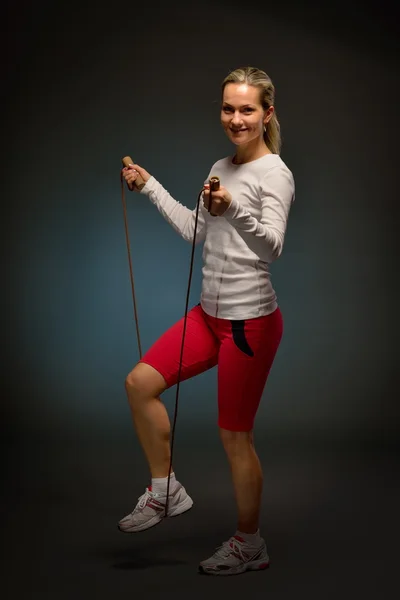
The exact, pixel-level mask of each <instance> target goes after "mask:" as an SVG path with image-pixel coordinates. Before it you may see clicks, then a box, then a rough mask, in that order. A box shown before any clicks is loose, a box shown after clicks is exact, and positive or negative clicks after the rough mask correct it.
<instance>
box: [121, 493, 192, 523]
mask: <svg viewBox="0 0 400 600" xmlns="http://www.w3.org/2000/svg"><path fill="white" fill-rule="evenodd" d="M166 500H167V494H166V493H165V494H159V493H156V492H153V491H151V489H150V488H146V491H145V493H144V494H143V495H142V496H140V498H139V501H138V503H137V505H136V506H135V508H134V509H133V511H132V512H131V514H130V515H127V516H126V517H124V518H123V519H121V521H119V523H118V529H119V530H120V531H123V532H125V533H136V532H137V531H144V530H145V529H149V528H150V527H154V525H157V524H158V523H160V522H161V521H162V520H163V518H164V517H165V504H166ZM192 506H193V500H192V499H191V497H190V496H189V495H188V493H187V492H186V490H185V488H184V487H183V485H181V484H180V483H177V484H176V487H175V489H174V491H173V492H171V491H170V492H169V494H168V517H176V516H178V515H180V514H182V513H184V512H186V511H187V510H189V509H190V508H192Z"/></svg>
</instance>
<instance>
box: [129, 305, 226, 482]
mask: <svg viewBox="0 0 400 600" xmlns="http://www.w3.org/2000/svg"><path fill="white" fill-rule="evenodd" d="M203 314H204V313H203V311H202V309H201V307H200V306H196V307H194V308H193V309H192V310H191V311H190V312H189V313H188V317H187V324H186V333H185V347H184V352H183V360H182V369H181V381H184V380H185V379H188V378H190V377H193V376H195V375H198V374H200V373H202V372H204V371H206V370H208V369H210V368H212V367H214V366H215V365H216V363H217V356H218V340H217V338H216V337H215V336H214V334H213V333H212V331H211V330H210V329H209V327H208V326H207V324H206V322H205V320H204V316H203ZM183 321H184V320H183V318H182V319H180V320H179V321H178V322H177V323H176V324H175V325H173V326H172V327H171V328H170V329H169V330H168V331H167V332H166V333H164V335H162V336H161V337H160V338H159V340H158V341H157V342H156V343H155V344H154V345H153V346H152V347H151V348H150V350H149V351H148V352H147V353H146V354H145V355H144V356H143V358H142V360H141V361H140V362H139V364H137V365H136V367H135V368H134V369H133V370H132V371H131V373H130V374H129V375H128V377H127V378H126V391H127V395H128V400H129V406H130V409H131V414H132V420H133V424H134V427H135V429H136V432H137V436H138V439H139V442H140V444H141V446H142V448H143V451H144V454H145V456H146V459H147V462H148V464H149V468H150V472H151V475H152V477H153V478H163V477H167V476H168V472H169V463H170V421H169V417H168V413H167V410H166V408H165V406H164V404H163V403H162V402H161V400H160V395H161V394H162V392H163V391H164V390H166V389H167V388H169V387H171V386H172V385H175V384H176V383H177V379H178V372H179V361H180V354H181V344H182V334H183Z"/></svg>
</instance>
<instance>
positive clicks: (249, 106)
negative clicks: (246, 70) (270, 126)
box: [221, 83, 274, 146]
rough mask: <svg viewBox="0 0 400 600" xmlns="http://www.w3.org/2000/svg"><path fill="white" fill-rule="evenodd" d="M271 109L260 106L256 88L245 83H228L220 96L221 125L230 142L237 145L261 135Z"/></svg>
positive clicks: (258, 92)
mask: <svg viewBox="0 0 400 600" xmlns="http://www.w3.org/2000/svg"><path fill="white" fill-rule="evenodd" d="M273 110H274V108H273V107H272V106H271V107H270V108H269V109H268V110H265V109H264V108H263V107H262V105H261V102H260V90H259V89H258V88H256V87H253V86H251V85H247V84H246V83H228V84H227V85H226V86H225V89H224V93H223V98H222V108H221V123H222V127H223V128H224V130H225V132H226V134H227V136H228V138H229V139H230V140H231V142H233V143H234V144H236V145H237V146H240V145H242V144H247V143H248V142H250V141H252V140H254V139H256V138H262V137H263V135H264V126H265V125H266V124H267V123H268V121H269V120H270V119H271V117H272V113H273Z"/></svg>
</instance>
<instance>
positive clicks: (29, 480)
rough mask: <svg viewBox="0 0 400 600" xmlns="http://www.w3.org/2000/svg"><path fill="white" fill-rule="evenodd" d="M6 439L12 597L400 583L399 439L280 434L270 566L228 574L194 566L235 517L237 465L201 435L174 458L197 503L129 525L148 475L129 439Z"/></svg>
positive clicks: (341, 592) (271, 483) (271, 476)
mask: <svg viewBox="0 0 400 600" xmlns="http://www.w3.org/2000/svg"><path fill="white" fill-rule="evenodd" d="M203 445H204V444H203ZM9 451H10V453H9V457H11V459H10V460H9V461H8V463H7V464H8V466H9V469H8V470H7V471H6V472H7V476H6V481H7V485H6V486H5V490H6V493H5V494H4V495H3V536H2V541H3V560H2V587H3V590H4V589H5V590H6V594H5V595H4V596H3V598H5V599H6V600H11V599H14V598H18V599H19V598H26V599H31V598H32V599H36V598H37V599H39V598H40V599H41V600H43V599H47V598H49V599H50V598H51V599H52V600H64V599H65V600H67V599H68V600H72V599H74V600H75V599H78V600H80V599H81V598H82V599H86V598H95V599H97V600H101V599H103V598H105V599H110V600H111V599H119V598H132V597H134V595H135V594H136V595H137V594H145V595H146V598H164V597H171V598H185V597H187V596H188V595H190V596H191V597H195V598H204V597H205V596H206V595H207V594H211V593H223V594H228V595H232V594H235V593H250V592H251V593H262V594H263V595H265V597H266V598H267V597H268V598H274V600H275V599H277V600H280V599H285V600H286V599H289V598H299V597H300V598H307V599H309V600H311V599H314V598H315V600H317V599H318V600H321V599H324V600H327V599H330V598H332V599H333V598H352V599H358V598H362V599H363V600H365V599H368V598H371V599H372V598H373V599H374V600H375V599H376V598H380V599H381V598H382V599H384V598H389V596H390V597H391V596H392V593H393V592H394V590H395V588H397V587H398V585H397V564H398V559H399V558H400V557H399V550H398V534H399V531H398V525H399V522H398V518H397V512H398V507H399V505H400V502H399V501H400V489H399V478H398V462H397V454H396V452H395V451H394V450H393V449H391V450H390V448H386V450H385V451H383V450H382V449H379V448H378V447H377V446H373V445H371V446H368V445H367V446H362V447H361V446H359V447H357V444H355V445H354V446H351V447H345V446H344V445H343V444H340V443H337V444H336V445H335V444H328V443H324V444H320V445H317V444H313V445H308V446H305V445H303V446H301V447H298V446H295V445H294V443H292V444H288V443H287V442H285V443H284V442H283V441H282V443H279V440H277V441H276V442H275V443H273V444H272V443H271V444H269V445H268V444H264V445H263V446H262V447H261V446H259V452H260V455H261V458H262V461H263V464H264V469H265V487H264V505H263V515H262V533H263V535H264V537H265V539H266V541H267V545H268V549H269V553H270V557H271V566H270V568H269V569H268V570H266V571H264V572H260V573H247V574H245V575H240V576H236V577H221V578H217V577H207V576H202V575H199V574H198V573H197V563H198V561H199V560H201V559H202V558H205V557H207V556H208V555H210V554H211V552H212V550H213V548H214V547H215V546H216V545H218V544H220V543H221V542H222V541H223V540H224V539H227V538H228V537H229V536H230V535H231V533H232V530H233V528H234V525H235V510H234V504H233V499H232V493H231V487H230V480H229V474H228V472H227V468H226V463H225V459H224V456H223V454H222V451H221V450H219V449H218V448H217V447H216V446H215V447H214V446H213V445H212V444H210V445H209V447H208V449H207V450H204V447H203V448H202V447H201V441H200V440H196V439H194V438H192V439H189V438H188V440H179V441H178V440H177V446H176V462H177V463H178V465H179V468H177V469H176V470H177V473H178V475H179V478H180V479H181V480H182V481H183V483H184V484H185V485H186V487H187V489H188V491H189V492H190V494H191V495H192V497H193V498H194V500H195V505H194V507H193V509H192V510H191V511H189V512H188V513H187V514H186V515H182V516H180V517H177V518H174V519H168V520H166V521H164V522H163V523H162V524H161V525H158V526H157V527H155V528H153V529H151V530H149V531H147V532H143V533H141V534H135V535H129V534H122V533H120V532H119V531H118V530H117V528H116V522H117V520H118V519H119V518H120V517H121V516H123V515H124V514H126V513H127V512H129V511H130V510H131V509H132V508H133V504H134V503H135V502H136V498H137V496H138V495H140V494H141V493H142V492H143V489H142V488H143V485H145V484H146V483H147V471H146V468H145V465H144V464H143V459H142V458H141V456H140V454H139V453H138V451H137V447H136V446H135V443H134V442H131V441H129V440H126V441H120V442H118V443H116V442H113V443H106V444H101V443H100V442H97V443H96V445H95V444H94V443H91V442H88V443H87V444H77V445H74V444H71V445H70V446H69V447H65V444H61V443H60V444H57V443H55V442H53V443H52V444H51V445H50V444H49V443H43V444H42V445H41V444H36V445H35V446H34V447H31V446H26V447H25V448H24V450H23V451H21V450H20V452H17V450H16V448H15V447H12V448H9ZM178 453H180V454H178ZM10 465H11V466H10ZM176 466H177V465H176ZM396 529H397V531H396Z"/></svg>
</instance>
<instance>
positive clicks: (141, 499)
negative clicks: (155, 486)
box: [134, 489, 156, 512]
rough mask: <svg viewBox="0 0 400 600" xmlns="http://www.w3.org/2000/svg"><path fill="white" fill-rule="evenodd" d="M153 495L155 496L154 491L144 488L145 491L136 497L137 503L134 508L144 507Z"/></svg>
mask: <svg viewBox="0 0 400 600" xmlns="http://www.w3.org/2000/svg"><path fill="white" fill-rule="evenodd" d="M155 496H156V494H154V492H150V490H147V489H146V491H145V493H144V494H142V495H141V496H140V497H139V498H138V503H137V507H136V508H135V510H136V509H139V508H144V507H145V506H146V504H147V501H148V500H149V498H152V497H153V498H154V497H155ZM134 512H135V511H134Z"/></svg>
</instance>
